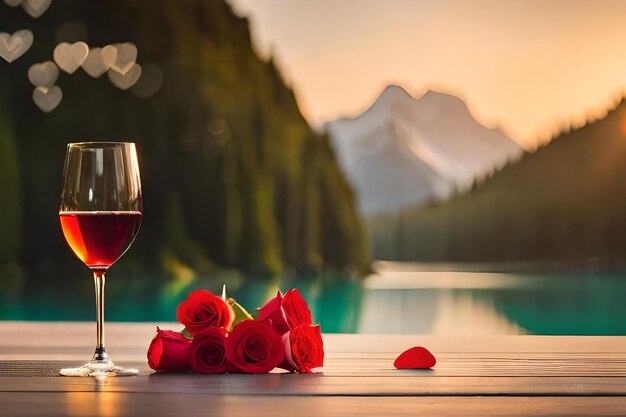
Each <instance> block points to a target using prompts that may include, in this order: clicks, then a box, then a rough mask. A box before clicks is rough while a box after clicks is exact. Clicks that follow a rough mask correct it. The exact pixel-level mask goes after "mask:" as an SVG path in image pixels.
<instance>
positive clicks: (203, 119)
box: [0, 0, 367, 280]
mask: <svg viewBox="0 0 626 417" xmlns="http://www.w3.org/2000/svg"><path fill="white" fill-rule="evenodd" d="M0 28H2V30H3V31H6V32H8V33H13V32H15V31H17V30H20V29H30V30H32V32H33V33H34V43H33V46H32V48H31V49H30V50H29V51H28V52H27V53H26V54H25V55H24V56H22V57H21V58H19V59H17V60H16V61H15V62H13V63H11V64H8V63H7V62H4V61H2V62H0V91H1V94H0V184H1V185H0V186H1V187H2V197H1V199H0V210H1V216H0V264H1V266H0V268H2V269H3V270H4V271H7V270H9V271H12V274H18V272H19V271H21V274H22V276H27V277H29V278H31V279H35V280H36V279H42V278H45V277H60V276H67V275H73V274H78V273H79V271H80V272H81V273H82V274H83V275H84V273H85V272H86V271H85V270H84V266H82V265H80V263H79V262H78V261H77V260H76V259H75V258H74V256H73V255H72V254H71V251H70V249H69V248H68V247H67V245H66V243H65V242H64V240H63V237H62V234H61V231H60V227H59V223H58V219H57V211H58V204H59V195H60V182H61V172H62V166H63V159H64V155H65V145H66V143H68V142H75V141H90V140H104V141H116V140H120V141H123V140H130V141H135V142H137V145H138V151H139V158H140V165H141V170H142V180H143V188H144V190H143V191H144V207H145V214H144V222H143V225H142V228H141V231H140V233H139V235H138V238H137V240H136V242H135V244H134V246H133V248H131V250H130V251H129V252H128V253H127V254H126V255H125V256H124V258H123V259H122V260H120V262H119V265H116V267H115V268H116V270H118V273H120V274H122V273H123V272H124V271H126V272H133V273H138V274H139V273H141V274H147V273H154V274H155V275H156V274H158V275H165V276H173V275H176V274H180V273H183V272H184V273H189V271H192V272H193V273H195V274H201V275H202V274H205V275H210V274H211V273H212V271H215V270H216V269H219V268H229V269H233V270H238V271H242V272H244V273H245V274H247V275H254V276H270V275H276V274H280V273H283V272H285V271H297V272H299V273H317V272H320V271H322V270H335V271H344V270H350V271H354V270H357V271H363V270H365V269H366V268H367V255H366V248H365V243H364V240H363V233H362V228H361V224H360V221H359V218H358V216H357V214H356V211H355V207H354V201H353V196H352V192H351V190H350V189H349V187H348V186H347V184H346V182H345V180H344V178H343V177H342V175H341V173H340V171H339V170H338V168H337V165H336V162H335V158H334V156H333V153H332V151H331V149H330V147H329V143H328V138H326V137H324V136H320V135H319V134H316V133H314V132H313V131H312V130H311V128H310V127H309V126H308V124H307V123H306V121H305V120H304V118H303V117H302V115H301V114H300V112H299V109H298V106H297V103H296V100H295V97H294V93H293V91H292V90H291V89H290V88H289V87H287V86H286V85H285V83H284V82H283V78H282V76H281V74H280V72H279V70H278V69H277V68H276V66H275V65H274V63H273V62H272V61H271V60H270V61H266V60H263V59H260V58H259V57H258V55H257V54H256V53H255V51H254V49H253V45H252V44H251V38H250V31H249V27H248V22H247V20H246V19H245V18H241V17H238V16H236V15H235V14H234V13H233V12H232V10H231V9H230V6H229V5H228V4H226V3H225V2H224V1H222V0H182V1H179V0H177V1H166V0H160V1H153V0H133V1H125V0H97V1H93V0H90V1H79V0H74V1H71V0H63V1H53V2H52V5H51V7H50V9H49V10H48V11H47V12H46V13H45V14H44V15H43V16H41V17H40V18H39V19H36V20H34V19H32V18H31V17H30V16H28V15H26V14H25V13H24V12H23V11H22V10H20V9H19V8H16V9H11V8H9V7H8V6H6V5H4V4H0ZM79 40H81V41H85V42H87V43H88V44H89V45H90V46H92V47H95V46H104V45H106V44H112V43H115V42H133V43H135V44H136V45H137V49H138V50H139V55H138V59H137V62H138V63H139V64H141V65H143V66H144V68H147V66H148V64H154V65H156V67H157V68H158V69H159V70H160V71H161V72H162V80H163V81H162V86H161V87H160V89H159V91H158V92H157V93H156V94H154V95H152V96H150V97H148V98H140V97H138V96H137V95H136V94H133V93H132V92H131V91H121V90H118V89H116V88H115V87H114V86H112V85H111V83H110V82H109V80H108V79H107V77H106V75H104V76H102V77H100V78H99V79H94V78H91V77H90V76H88V75H87V74H86V73H85V72H84V71H83V70H82V69H79V70H78V71H77V72H76V73H74V74H73V75H68V74H66V73H63V72H62V73H61V74H60V76H59V79H58V81H57V84H58V85H59V86H60V87H61V88H62V90H63V100H62V102H61V104H60V105H59V107H58V108H57V109H55V110H53V111H52V112H51V113H49V114H45V113H43V112H41V111H40V110H39V109H38V108H36V107H35V105H34V104H33V100H32V91H33V86H32V85H31V84H30V83H29V81H28V78H27V75H26V74H27V71H28V69H29V67H30V66H31V65H32V64H33V63H36V62H42V61H46V60H51V59H52V52H53V50H54V47H55V46H56V44H57V43H58V42H62V41H67V42H75V41H79ZM181 271H182V272H181ZM0 275H2V274H0ZM83 278H84V277H83Z"/></svg>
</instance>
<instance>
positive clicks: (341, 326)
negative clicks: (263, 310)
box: [0, 265, 626, 335]
mask: <svg viewBox="0 0 626 417" xmlns="http://www.w3.org/2000/svg"><path fill="white" fill-rule="evenodd" d="M107 285H108V288H107V297H106V302H107V305H106V307H107V308H106V315H107V317H106V319H107V320H108V321H175V320H176V314H175V311H176V306H177V305H178V303H179V302H180V301H181V300H182V299H184V298H185V296H186V295H187V293H188V292H189V291H191V290H192V289H194V288H196V287H204V288H207V289H209V290H213V291H214V292H220V290H221V285H218V284H217V283H215V282H214V281H212V283H211V284H204V285H202V284H199V283H197V282H195V283H194V282H192V283H190V284H187V285H180V284H179V285H173V284H168V285H152V284H151V283H150V281H146V280H145V279H131V278H128V279H119V278H117V279H116V277H115V275H114V274H111V277H110V278H109V282H108V284H107ZM211 286H213V287H215V288H211ZM231 287H232V288H234V290H233V291H231V293H230V294H229V296H233V297H235V298H237V300H238V301H239V302H240V303H242V304H243V305H245V306H246V307H248V308H249V309H250V310H252V309H253V308H254V307H257V306H260V305H261V304H262V303H263V301H264V300H265V299H267V298H268V297H270V296H271V295H272V294H274V293H275V292H276V289H277V287H278V285H277V283H275V282H267V281H254V282H252V283H247V284H245V285H242V284H240V283H238V284H237V285H232V286H231ZM281 287H282V288H283V289H287V288H291V287H298V288H300V289H301V291H302V292H303V294H304V295H305V297H306V298H307V300H308V301H309V304H310V306H311V309H312V311H313V314H314V317H315V319H316V321H319V322H321V323H322V328H323V330H324V331H325V332H333V333H334V332H345V333H389V334H393V333H405V334H447V335H462V334H468V335H470V334H472V335H477V334H482V335H489V334H519V333H531V334H546V335H550V334H552V335H557V334H558V335H560V334H572V335H626V274H618V273H610V274H609V273H597V272H594V273H550V274H539V273H495V272H468V271H465V272H464V271H454V270H441V269H432V268H431V269H428V268H426V269H425V270H414V269H412V268H410V267H408V268H407V267H403V266H398V265H392V266H386V267H384V268H380V270H379V271H378V275H375V276H371V277H369V278H367V279H365V280H354V279H353V280H349V279H338V278H332V279H331V278H326V279H323V280H319V279H317V280H302V281H290V282H285V283H282V284H281ZM0 291H2V289H1V287H0ZM93 302H94V301H93V294H92V288H91V283H90V282H89V279H86V280H85V281H78V283H77V284H74V285H73V286H71V287H62V286H60V285H50V286H49V287H43V286H41V285H39V286H38V287H37V288H29V287H28V286H27V287H25V288H22V289H21V290H20V291H18V292H16V291H12V293H11V294H9V293H7V292H6V291H5V292H4V293H2V292H0V303H1V304H0V320H37V321H57V320H71V321H74V320H80V321H82V320H93V319H94V315H95V314H94V312H93V309H94V307H93Z"/></svg>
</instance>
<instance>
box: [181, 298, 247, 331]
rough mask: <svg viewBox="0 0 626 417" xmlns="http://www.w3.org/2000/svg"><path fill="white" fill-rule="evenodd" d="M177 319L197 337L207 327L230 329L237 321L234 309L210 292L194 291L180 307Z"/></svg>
mask: <svg viewBox="0 0 626 417" xmlns="http://www.w3.org/2000/svg"><path fill="white" fill-rule="evenodd" d="M176 318H177V319H178V321H179V322H181V323H182V324H183V325H184V326H185V328H186V329H187V331H188V332H189V333H190V334H191V335H192V336H195V335H197V334H198V333H200V332H201V331H202V330H204V329H206V328H207V327H211V326H215V327H224V328H226V329H227V328H229V327H230V326H231V324H232V323H233V320H234V319H235V313H234V312H233V309H232V308H231V307H230V306H229V305H228V303H226V302H225V301H224V300H222V299H221V298H220V297H218V296H216V295H214V294H213V293H212V292H210V291H206V290H196V291H193V292H192V293H191V294H189V296H188V297H187V299H186V300H185V301H183V302H182V303H180V304H179V305H178V310H176Z"/></svg>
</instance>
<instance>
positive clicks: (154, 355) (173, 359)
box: [148, 327, 191, 372]
mask: <svg viewBox="0 0 626 417" xmlns="http://www.w3.org/2000/svg"><path fill="white" fill-rule="evenodd" d="M190 344H191V340H189V339H187V338H186V337H185V336H183V335H182V334H180V333H178V332H175V331H173V330H161V329H159V328H158V327H157V334H156V336H154V339H152V342H151V343H150V347H149V348H148V366H150V368H152V369H154V370H155V371H167V372H185V371H188V370H190V369H191V365H190V364H189V361H188V359H187V351H188V350H189V346H190Z"/></svg>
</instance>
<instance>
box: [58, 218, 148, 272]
mask: <svg viewBox="0 0 626 417" xmlns="http://www.w3.org/2000/svg"><path fill="white" fill-rule="evenodd" d="M59 218H60V220H61V228H62V229H63V234H64V235H65V240H67V243H68V244H69V245H70V247H71V248H72V250H73V251H74V253H75V254H76V256H78V258H79V259H80V260H81V261H83V263H84V264H85V265H87V266H88V267H89V268H91V269H102V270H107V269H108V268H109V267H110V266H111V265H113V264H114V263H115V261H117V260H118V259H119V258H120V257H121V256H122V255H123V254H124V252H126V250H127V249H128V248H129V247H130V245H131V244H132V243H133V240H135V236H136V235H137V232H138V231H139V226H140V225H141V213H140V212H138V211H110V212H106V211H105V212H93V213H91V212H80V211H75V212H72V211H70V212H61V213H59Z"/></svg>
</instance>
